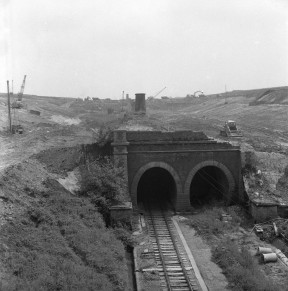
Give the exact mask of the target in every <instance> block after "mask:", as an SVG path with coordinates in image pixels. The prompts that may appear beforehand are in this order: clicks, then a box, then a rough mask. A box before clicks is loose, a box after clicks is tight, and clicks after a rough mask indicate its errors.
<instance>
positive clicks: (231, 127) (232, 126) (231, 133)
mask: <svg viewBox="0 0 288 291" xmlns="http://www.w3.org/2000/svg"><path fill="white" fill-rule="evenodd" d="M220 135H221V136H226V137H242V136H243V134H242V132H241V131H240V130H238V128H237V126H236V122H235V121H233V120H228V121H226V122H225V125H224V127H223V130H220Z"/></svg>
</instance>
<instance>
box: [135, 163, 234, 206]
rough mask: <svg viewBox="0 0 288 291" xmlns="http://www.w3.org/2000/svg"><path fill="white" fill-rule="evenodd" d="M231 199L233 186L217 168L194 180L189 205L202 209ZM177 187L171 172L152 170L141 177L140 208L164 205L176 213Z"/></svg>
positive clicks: (205, 170)
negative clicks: (231, 187) (230, 185)
mask: <svg viewBox="0 0 288 291" xmlns="http://www.w3.org/2000/svg"><path fill="white" fill-rule="evenodd" d="M228 197H229V182H228V178H227V177H226V175H225V173H224V172H223V171H222V170H221V169H220V168H218V167H216V166H204V167H203V168H201V169H199V170H198V171H197V172H196V173H195V175H194V176H193V177H192V178H191V182H190V188H189V203H190V206H192V207H201V206H203V205H206V204H212V203H215V202H223V203H226V202H227V201H228ZM176 201H177V187H176V183H175V181H174V178H173V176H172V175H171V174H170V173H169V171H168V170H166V169H163V168H160V167H155V168H150V169H148V170H146V172H144V174H143V175H142V176H141V178H140V181H139V183H138V186H137V205H138V206H140V207H141V208H142V207H144V208H147V207H150V205H161V206H162V207H164V208H170V209H175V208H176Z"/></svg>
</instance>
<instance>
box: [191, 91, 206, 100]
mask: <svg viewBox="0 0 288 291" xmlns="http://www.w3.org/2000/svg"><path fill="white" fill-rule="evenodd" d="M193 96H194V97H198V98H199V97H205V95H204V92H203V91H201V90H198V91H195V92H194V94H193Z"/></svg>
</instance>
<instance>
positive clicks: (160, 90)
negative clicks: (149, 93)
mask: <svg viewBox="0 0 288 291" xmlns="http://www.w3.org/2000/svg"><path fill="white" fill-rule="evenodd" d="M165 89H166V87H164V88H163V89H161V90H160V91H159V92H158V93H156V94H155V95H154V96H153V98H156V97H157V96H158V95H159V94H160V93H162V92H163V91H164V90H165Z"/></svg>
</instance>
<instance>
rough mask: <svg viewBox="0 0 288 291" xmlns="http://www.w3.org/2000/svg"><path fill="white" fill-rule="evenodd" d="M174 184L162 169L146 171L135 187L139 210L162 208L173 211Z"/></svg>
mask: <svg viewBox="0 0 288 291" xmlns="http://www.w3.org/2000/svg"><path fill="white" fill-rule="evenodd" d="M176 195H177V190H176V183H175V181H174V178H173V177H172V175H171V174H170V173H169V172H168V171H167V170H166V169H163V168H160V167H154V168H150V169H148V170H146V171H145V172H144V174H143V175H142V176H141V178H140V181H139V183H138V186H137V205H138V207H140V208H142V207H143V208H150V207H154V208H155V207H156V208H157V207H162V208H166V209H167V208H169V209H174V205H175V201H176Z"/></svg>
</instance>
